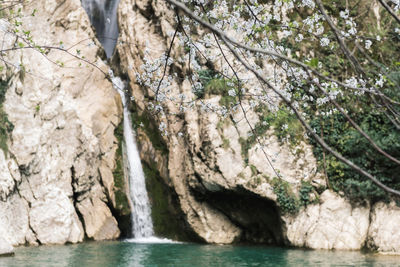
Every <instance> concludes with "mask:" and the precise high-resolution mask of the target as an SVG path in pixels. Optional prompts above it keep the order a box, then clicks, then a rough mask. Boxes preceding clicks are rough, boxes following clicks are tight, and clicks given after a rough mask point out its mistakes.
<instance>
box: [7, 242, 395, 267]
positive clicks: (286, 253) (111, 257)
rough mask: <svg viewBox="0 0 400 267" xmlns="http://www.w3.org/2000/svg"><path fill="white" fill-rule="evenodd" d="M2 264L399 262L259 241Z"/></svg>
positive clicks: (41, 254)
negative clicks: (235, 244) (259, 244)
mask: <svg viewBox="0 0 400 267" xmlns="http://www.w3.org/2000/svg"><path fill="white" fill-rule="evenodd" d="M0 266H10V267H12V266H30V267H34V266H77V267H78V266H79V267H86V266H88V267H91V266H96V267H97V266H113V267H114V266H190V267H195V266H206V267H210V266H400V257H396V256H377V255H374V254H362V253H360V252H340V251H316V250H300V249H287V248H273V247H262V246H217V245H199V244H135V243H128V242H86V243H83V244H77V245H67V246H40V247H22V248H17V249H16V251H15V256H14V257H6V258H1V257H0Z"/></svg>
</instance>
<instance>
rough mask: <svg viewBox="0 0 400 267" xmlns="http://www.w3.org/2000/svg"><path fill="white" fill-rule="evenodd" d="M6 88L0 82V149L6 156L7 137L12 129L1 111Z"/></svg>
mask: <svg viewBox="0 0 400 267" xmlns="http://www.w3.org/2000/svg"><path fill="white" fill-rule="evenodd" d="M7 87H8V82H6V81H0V149H2V150H3V151H4V152H5V153H6V154H7V152H8V147H7V140H8V136H9V134H10V133H11V132H12V130H13V129H14V125H13V124H12V123H11V122H10V121H9V120H8V116H7V113H6V112H5V111H4V109H3V102H4V100H5V95H6V91H7Z"/></svg>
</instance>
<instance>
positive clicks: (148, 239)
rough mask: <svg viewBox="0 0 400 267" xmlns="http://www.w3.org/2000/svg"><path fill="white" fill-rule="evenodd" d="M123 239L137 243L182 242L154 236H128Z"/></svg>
mask: <svg viewBox="0 0 400 267" xmlns="http://www.w3.org/2000/svg"><path fill="white" fill-rule="evenodd" d="M124 241H125V242H129V243H137V244H182V242H178V241H173V240H171V239H168V238H159V237H155V236H151V237H143V238H129V239H125V240H124Z"/></svg>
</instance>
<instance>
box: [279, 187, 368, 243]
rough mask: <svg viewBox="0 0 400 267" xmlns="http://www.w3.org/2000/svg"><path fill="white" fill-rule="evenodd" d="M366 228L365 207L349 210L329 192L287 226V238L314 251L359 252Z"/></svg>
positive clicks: (363, 241) (366, 208) (342, 199)
mask: <svg viewBox="0 0 400 267" xmlns="http://www.w3.org/2000/svg"><path fill="white" fill-rule="evenodd" d="M368 226H369V207H362V206H358V207H352V206H351V205H350V203H349V202H348V201H346V200H345V199H344V198H342V197H340V196H339V195H337V194H336V193H333V192H332V191H329V190H326V191H325V192H324V193H323V194H322V195H321V204H315V205H310V206H308V207H307V208H306V209H305V210H302V211H301V212H300V214H299V215H297V216H296V218H295V219H294V220H293V221H291V222H289V223H288V230H287V237H288V239H289V241H290V242H291V243H292V244H293V245H296V246H300V247H302V246H305V247H309V248H316V249H321V248H322V249H353V250H358V249H361V248H362V247H363V246H364V244H365V241H366V238H367V233H368Z"/></svg>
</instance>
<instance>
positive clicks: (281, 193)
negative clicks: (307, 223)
mask: <svg viewBox="0 0 400 267" xmlns="http://www.w3.org/2000/svg"><path fill="white" fill-rule="evenodd" d="M271 184H272V187H273V189H274V193H275V194H276V196H277V198H278V203H279V207H280V208H281V210H282V211H283V213H290V214H295V213H297V212H298V211H299V210H300V201H299V199H298V198H297V197H296V195H295V194H294V193H293V191H292V189H291V187H290V184H289V183H288V182H286V181H284V180H282V179H279V178H276V177H275V178H274V179H272V183H271Z"/></svg>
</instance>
